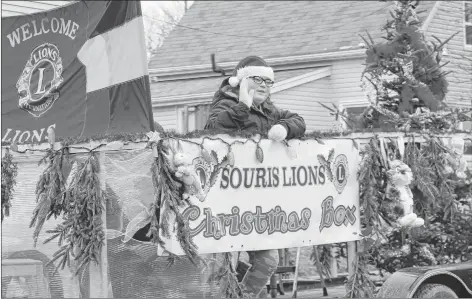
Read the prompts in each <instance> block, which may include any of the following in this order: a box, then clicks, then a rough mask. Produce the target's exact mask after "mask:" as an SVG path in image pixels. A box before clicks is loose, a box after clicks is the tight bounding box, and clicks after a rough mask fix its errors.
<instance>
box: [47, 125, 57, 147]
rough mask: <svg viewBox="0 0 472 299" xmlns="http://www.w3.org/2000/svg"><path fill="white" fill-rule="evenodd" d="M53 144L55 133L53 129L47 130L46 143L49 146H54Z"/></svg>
mask: <svg viewBox="0 0 472 299" xmlns="http://www.w3.org/2000/svg"><path fill="white" fill-rule="evenodd" d="M54 142H56V132H55V131H54V128H53V127H49V128H48V143H49V144H50V145H51V146H54Z"/></svg>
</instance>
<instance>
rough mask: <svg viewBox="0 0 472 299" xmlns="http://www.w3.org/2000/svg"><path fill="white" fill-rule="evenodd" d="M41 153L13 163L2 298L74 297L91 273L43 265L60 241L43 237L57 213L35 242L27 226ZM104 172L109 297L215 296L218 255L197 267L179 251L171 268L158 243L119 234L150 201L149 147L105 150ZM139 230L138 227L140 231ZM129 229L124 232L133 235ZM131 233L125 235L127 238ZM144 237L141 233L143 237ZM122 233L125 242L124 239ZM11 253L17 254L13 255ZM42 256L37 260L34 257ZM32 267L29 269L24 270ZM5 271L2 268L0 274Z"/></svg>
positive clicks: (84, 289) (86, 290)
mask: <svg viewBox="0 0 472 299" xmlns="http://www.w3.org/2000/svg"><path fill="white" fill-rule="evenodd" d="M39 158H40V156H31V157H28V158H26V159H23V160H24V161H23V160H22V161H21V162H19V163H18V177H17V182H18V183H17V186H16V188H15V193H14V196H13V200H12V208H11V215H10V217H6V218H5V220H4V222H3V225H2V261H4V260H8V261H9V262H8V263H7V264H8V265H3V264H2V270H3V271H2V272H3V273H6V272H8V271H6V272H5V269H6V267H10V268H9V269H10V270H12V271H16V272H11V271H10V272H8V273H13V274H15V273H16V274H15V275H11V276H6V275H4V276H2V297H4V298H8V297H10V298H11V297H23V296H28V297H29V298H35V297H36V298H39V297H52V298H79V297H85V298H87V297H90V296H91V295H93V294H94V293H96V291H97V290H92V292H93V291H95V292H93V293H92V292H91V291H90V275H88V273H87V272H86V274H85V275H83V276H80V277H74V276H73V271H74V265H72V266H71V269H69V268H68V267H66V268H64V270H59V271H57V272H55V270H54V269H55V266H56V265H50V266H48V267H46V264H47V263H48V261H50V260H51V259H52V257H53V254H54V252H55V251H56V250H57V249H58V248H59V247H58V245H57V243H56V242H55V241H53V242H51V243H48V244H45V245H44V244H42V242H43V241H44V240H45V239H46V238H48V237H49V235H48V234H47V233H46V230H48V229H52V228H54V227H55V226H56V225H57V224H59V223H60V221H61V219H53V218H52V219H50V220H48V221H47V222H46V223H45V225H44V227H43V229H42V232H41V234H40V236H39V240H38V244H37V246H36V247H34V246H33V238H32V236H33V229H32V228H29V223H30V220H31V216H32V212H33V210H34V208H35V206H36V198H35V188H36V183H37V181H38V179H39V176H40V174H41V172H42V171H43V170H44V165H43V166H38V165H37V162H38V161H39ZM102 163H103V164H102V165H103V166H104V167H102V168H101V169H103V170H104V171H105V172H106V186H107V188H106V197H107V236H108V240H107V257H106V258H107V259H108V263H107V264H108V269H107V271H108V281H109V284H108V289H109V290H108V294H109V295H108V296H109V297H115V298H156V297H165V298H190V297H193V298H195V297H198V298H202V297H203V298H209V297H220V295H219V291H220V290H219V286H218V285H217V283H216V282H215V281H212V277H214V276H213V275H212V274H213V273H215V271H217V270H218V265H220V262H221V254H220V255H218V256H217V255H213V254H210V255H206V256H205V258H206V259H207V261H208V262H209V263H208V266H207V267H203V266H202V267H198V268H197V267H195V266H194V265H193V264H191V263H190V261H189V260H188V259H187V258H185V257H181V258H180V259H177V260H176V262H175V264H174V265H173V266H171V267H168V265H167V257H162V256H161V257H158V256H157V247H156V246H155V245H153V244H151V243H149V242H143V241H138V240H135V239H133V238H126V239H125V236H126V235H125V232H126V230H127V227H128V224H129V223H130V221H131V220H132V219H133V218H135V217H136V216H137V215H139V214H140V213H141V212H143V211H145V209H146V208H149V206H150V204H151V203H152V202H153V200H154V195H153V186H152V180H151V174H150V167H151V163H152V153H151V152H150V151H149V150H147V151H145V150H136V151H126V152H125V151H123V152H117V153H112V154H107V155H106V156H105V159H104V160H103V161H102ZM143 232H144V233H145V229H142V230H141V231H140V234H141V235H144V233H143ZM133 236H134V235H131V236H130V237H133ZM128 239H129V240H128ZM141 239H142V238H141ZM125 240H127V242H125ZM12 260H15V261H13V262H12ZM38 261H40V263H38ZM22 263H26V264H27V265H30V266H31V265H36V266H37V268H38V269H40V270H41V273H38V272H35V273H23V272H21V271H20V270H21V269H22V268H21V264H22ZM30 272H31V271H30ZM2 275H3V274H2Z"/></svg>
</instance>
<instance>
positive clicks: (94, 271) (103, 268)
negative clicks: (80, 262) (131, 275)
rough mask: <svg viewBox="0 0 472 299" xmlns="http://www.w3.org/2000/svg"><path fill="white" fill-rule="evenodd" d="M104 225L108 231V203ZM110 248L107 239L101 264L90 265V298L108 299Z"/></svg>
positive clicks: (101, 157)
mask: <svg viewBox="0 0 472 299" xmlns="http://www.w3.org/2000/svg"><path fill="white" fill-rule="evenodd" d="M104 162H105V151H100V153H99V163H100V173H99V178H100V185H101V189H102V192H105V191H106V169H105V163H104ZM103 209H104V211H103V213H102V223H103V228H104V229H106V225H107V213H106V203H105V202H104V203H103ZM108 288H109V285H108V248H107V239H106V237H105V240H104V241H103V246H102V252H101V253H100V264H99V265H95V264H94V263H91V264H90V297H91V298H108Z"/></svg>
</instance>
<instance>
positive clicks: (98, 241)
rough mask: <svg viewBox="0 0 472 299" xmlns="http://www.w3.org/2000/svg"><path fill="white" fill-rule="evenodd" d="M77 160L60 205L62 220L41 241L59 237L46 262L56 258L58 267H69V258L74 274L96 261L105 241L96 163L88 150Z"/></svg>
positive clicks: (46, 241)
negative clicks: (55, 248) (74, 263)
mask: <svg viewBox="0 0 472 299" xmlns="http://www.w3.org/2000/svg"><path fill="white" fill-rule="evenodd" d="M76 163H78V164H79V165H78V167H77V171H76V172H75V173H71V175H73V179H72V183H71V185H70V186H69V187H68V188H67V189H65V190H64V192H63V193H62V194H63V197H62V202H61V207H62V212H63V219H64V220H63V222H62V223H61V224H59V225H58V226H57V227H56V228H55V229H53V230H48V231H47V233H50V234H53V235H52V236H51V237H50V238H48V239H47V240H45V241H44V243H48V242H50V241H52V240H54V239H57V238H58V245H59V246H60V249H59V250H58V251H57V252H56V253H54V257H53V259H52V260H51V261H50V262H49V264H51V263H53V262H55V261H56V260H59V263H58V264H57V268H59V267H61V269H64V267H65V265H66V264H67V265H68V266H69V267H70V262H71V258H73V259H74V260H75V262H76V264H77V267H76V273H75V274H76V275H78V274H79V273H80V271H81V270H83V269H86V268H87V266H88V265H89V264H90V263H91V262H94V263H95V264H98V263H99V261H100V256H101V249H102V246H103V244H104V240H105V232H104V226H103V222H102V214H103V210H104V203H105V199H104V192H103V191H102V190H101V186H100V179H99V162H98V159H97V157H96V156H95V154H94V153H90V155H89V157H88V158H87V159H86V160H85V161H84V162H76Z"/></svg>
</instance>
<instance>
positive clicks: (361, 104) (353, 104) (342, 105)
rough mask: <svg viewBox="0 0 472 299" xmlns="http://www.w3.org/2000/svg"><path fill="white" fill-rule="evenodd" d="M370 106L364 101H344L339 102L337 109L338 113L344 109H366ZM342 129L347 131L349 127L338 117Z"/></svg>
mask: <svg viewBox="0 0 472 299" xmlns="http://www.w3.org/2000/svg"><path fill="white" fill-rule="evenodd" d="M369 106H370V102H369V101H367V100H365V99H350V100H344V101H339V104H338V109H339V110H340V111H343V110H344V109H347V108H367V107H369ZM338 121H339V122H340V123H341V125H342V127H343V129H345V130H346V129H348V128H349V126H348V125H347V123H346V122H345V121H344V120H343V119H342V118H341V117H340V118H339V120H338Z"/></svg>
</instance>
